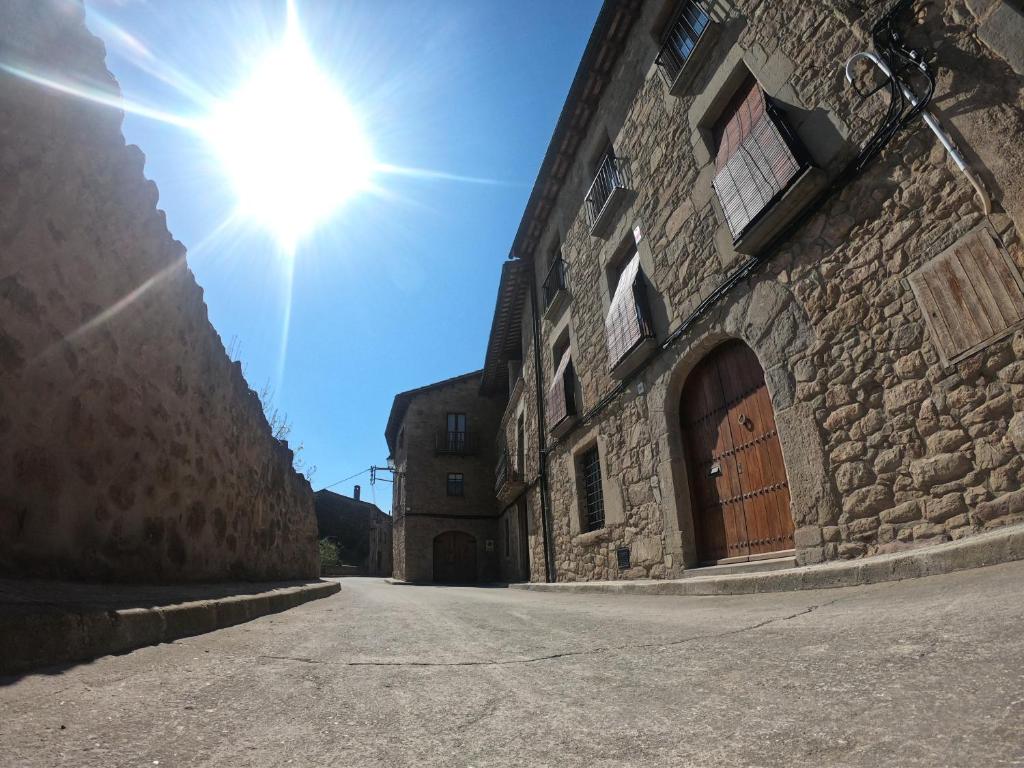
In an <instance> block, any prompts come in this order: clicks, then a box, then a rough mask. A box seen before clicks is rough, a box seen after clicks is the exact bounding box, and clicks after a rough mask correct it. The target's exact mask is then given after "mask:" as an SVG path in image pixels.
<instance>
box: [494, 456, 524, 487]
mask: <svg viewBox="0 0 1024 768" xmlns="http://www.w3.org/2000/svg"><path fill="white" fill-rule="evenodd" d="M521 481H522V476H521V475H520V472H519V470H518V469H516V467H515V466H514V465H513V464H512V462H511V461H509V458H508V451H507V450H503V451H502V452H501V454H500V455H499V456H498V463H497V465H495V467H494V492H495V493H496V494H498V495H499V496H500V495H501V493H502V491H506V492H508V491H509V490H511V491H515V490H516V488H515V486H516V485H517V484H518V483H520V482H521ZM510 486H512V487H510Z"/></svg>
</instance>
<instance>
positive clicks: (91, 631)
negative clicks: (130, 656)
mask: <svg viewBox="0 0 1024 768" xmlns="http://www.w3.org/2000/svg"><path fill="white" fill-rule="evenodd" d="M16 583H17V582H10V581H5V588H6V590H7V591H9V590H10V588H11V585H12V584H16ZM26 584H31V586H32V587H33V588H34V589H33V599H31V600H14V601H10V602H7V601H5V602H4V603H2V604H0V675H15V674H23V673H26V672H29V671H31V670H34V669H37V668H40V667H46V666H51V665H54V664H64V663H68V662H76V661H85V660H88V659H94V658H97V657H99V656H106V655H108V654H114V653H127V652H128V651H131V650H134V649H136V648H141V647H142V646H145V645H157V644H159V643H169V642H171V641H173V640H177V639H179V638H182V637H189V636H192V635H199V634H203V633H205V632H212V631H213V630H215V629H221V628H223V627H229V626H232V625H233V624H241V623H243V622H246V621H251V620H252V619H256V618H259V617H260V616H266V615H267V614H271V613H279V612H281V611H285V610H287V609H289V608H294V607H295V606H298V605H301V604H302V603H306V602H309V601H310V600H317V599H319V598H322V597H328V596H329V595H333V594H334V593H336V592H338V591H339V590H340V589H341V585H340V584H339V583H338V582H336V581H320V582H314V583H305V584H299V585H287V586H285V585H279V584H266V585H264V586H265V589H264V590H263V591H250V592H249V593H247V594H236V595H223V594H221V595H218V596H215V597H212V598H211V599H200V600H186V601H185V602H166V603H165V604H163V605H152V604H150V605H143V606H126V605H124V603H125V602H126V601H129V600H130V593H131V588H130V587H124V586H121V585H110V586H109V590H110V593H111V599H110V602H109V603H108V604H107V605H104V604H103V599H102V596H103V590H104V587H103V586H102V585H90V587H89V595H90V598H89V599H88V600H85V601H83V602H81V603H80V604H75V603H74V602H71V601H68V600H66V599H63V600H62V599H61V598H60V597H59V596H57V595H55V596H54V597H55V599H54V600H53V601H49V602H48V601H47V600H46V597H45V594H40V592H39V586H40V584H41V583H40V582H26ZM53 584H54V589H56V590H59V589H60V587H61V586H65V585H61V583H60V582H53ZM247 586H248V587H249V588H250V589H251V588H252V587H254V586H256V587H258V586H259V585H247ZM210 587H211V591H213V592H214V593H215V594H216V593H217V592H223V589H222V586H221V585H210ZM181 589H182V594H183V595H186V596H193V595H195V594H196V593H197V592H201V591H202V587H197V586H196V585H182V588H181ZM138 591H139V593H140V599H139V600H137V601H136V602H140V603H146V602H147V599H146V598H147V596H148V595H147V592H148V590H147V588H145V587H142V588H140V589H139V590H138ZM163 591H170V590H169V589H167V588H164V589H163ZM148 602H152V600H149V601H148ZM0 684H2V681H0Z"/></svg>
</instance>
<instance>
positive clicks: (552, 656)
mask: <svg viewBox="0 0 1024 768" xmlns="http://www.w3.org/2000/svg"><path fill="white" fill-rule="evenodd" d="M844 599H846V598H841V597H837V598H835V599H834V600H829V601H827V602H824V603H818V604H816V605H811V606H808V607H807V608H804V609H803V610H800V611H797V612H796V613H791V614H788V615H786V616H774V617H772V618H770V619H765V620H764V621H759V622H757V623H756V624H749V625H747V626H745V627H738V628H737V629H730V630H728V631H727V632H714V633H710V634H705V635H694V636H692V637H684V638H682V639H680V640H668V641H665V642H659V643H626V644H625V645H608V646H598V647H596V648H585V649H583V650H579V651H561V652H559V653H549V654H545V655H543V656H529V657H526V658H521V659H500V660H499V659H482V660H475V661H343V662H331V661H321V660H319V659H311V658H308V657H304V656H270V655H261V656H258V657H257V658H260V659H275V660H280V661H297V662H301V663H303V664H337V663H340V664H341V665H342V666H346V667H501V666H510V665H513V664H537V663H539V662H542V661H554V660H556V659H565V658H570V657H573V656H593V655H597V654H601V653H610V652H614V651H630V650H641V649H644V648H671V647H675V646H680V645H685V644H687V643H692V642H696V641H699V640H717V639H719V638H723V637H730V636H732V635H742V634H744V633H745V632H752V631H754V630H757V629H761V628H762V627H766V626H768V625H769V624H776V623H778V622H782V621H789V620H791V619H796V618H799V617H801V616H806V615H807V614H809V613H813V612H814V611H816V610H818V609H819V608H827V607H829V606H831V605H835V604H836V603H838V602H840V601H842V600H844Z"/></svg>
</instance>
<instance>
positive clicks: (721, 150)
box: [713, 76, 807, 240]
mask: <svg viewBox="0 0 1024 768" xmlns="http://www.w3.org/2000/svg"><path fill="white" fill-rule="evenodd" d="M713 133H714V139H715V146H716V156H715V169H716V174H715V180H714V188H715V193H716V194H717V195H718V199H719V201H720V202H721V203H722V210H723V211H724V212H725V218H726V221H727V222H728V224H729V230H730V231H731V232H732V235H733V238H734V239H737V240H738V239H739V238H740V236H741V235H742V234H743V233H744V232H745V231H746V230H747V229H748V228H749V227H750V225H751V224H752V223H754V221H756V220H757V219H758V217H760V215H761V214H762V213H764V212H765V211H766V210H767V209H768V208H769V207H770V206H771V205H772V203H774V202H775V200H776V198H778V197H779V196H780V195H781V194H782V193H783V192H785V191H786V189H787V188H788V187H789V185H790V184H791V183H792V182H793V181H794V180H795V179H796V177H797V176H798V175H799V174H800V172H801V171H803V170H804V169H805V168H807V161H806V159H805V153H804V152H803V150H802V148H801V147H800V145H799V143H798V142H797V140H796V138H795V137H794V136H793V134H792V132H791V131H790V130H789V127H788V126H787V125H786V122H785V120H783V118H782V116H781V115H780V114H779V113H778V111H777V110H776V109H775V107H774V105H773V104H772V103H771V102H770V101H769V100H768V99H767V97H766V96H765V95H764V91H762V90H761V86H759V85H758V84H757V81H756V80H755V79H754V78H753V77H752V76H751V77H748V78H747V80H746V81H744V83H743V85H742V86H740V88H739V90H738V91H737V92H736V95H735V96H734V97H733V99H732V101H731V102H730V103H729V105H728V106H727V107H726V109H725V112H724V113H723V114H722V116H721V117H720V118H719V119H718V121H717V123H716V124H715V126H714V131H713Z"/></svg>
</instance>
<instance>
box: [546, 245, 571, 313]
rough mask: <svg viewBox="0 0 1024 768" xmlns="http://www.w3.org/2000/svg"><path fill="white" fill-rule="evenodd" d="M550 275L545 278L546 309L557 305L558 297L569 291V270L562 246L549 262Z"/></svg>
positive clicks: (556, 250) (555, 250)
mask: <svg viewBox="0 0 1024 768" xmlns="http://www.w3.org/2000/svg"><path fill="white" fill-rule="evenodd" d="M548 264H549V266H548V273H547V275H546V276H545V277H544V308H545V309H547V308H548V307H550V306H551V305H552V304H554V303H555V299H556V298H558V295H559V294H560V293H562V292H564V291H568V290H569V282H568V268H567V267H566V264H565V259H563V258H562V246H561V245H559V246H558V247H556V248H555V249H554V251H553V252H552V254H551V259H550V261H549V262H548Z"/></svg>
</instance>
